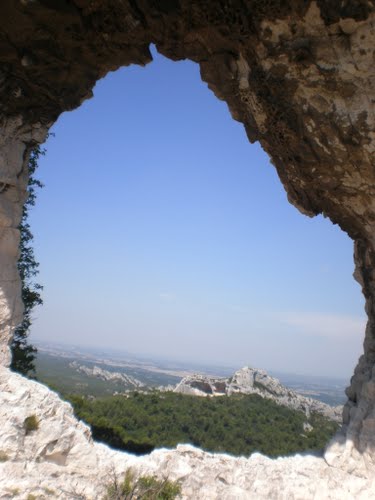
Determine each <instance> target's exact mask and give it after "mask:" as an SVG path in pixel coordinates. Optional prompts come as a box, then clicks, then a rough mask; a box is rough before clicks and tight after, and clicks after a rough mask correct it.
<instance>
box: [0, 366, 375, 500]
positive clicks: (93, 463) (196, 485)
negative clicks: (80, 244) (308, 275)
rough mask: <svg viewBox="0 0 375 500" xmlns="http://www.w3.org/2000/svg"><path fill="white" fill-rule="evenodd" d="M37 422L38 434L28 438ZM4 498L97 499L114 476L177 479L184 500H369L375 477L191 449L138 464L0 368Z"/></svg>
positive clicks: (65, 407)
mask: <svg viewBox="0 0 375 500" xmlns="http://www.w3.org/2000/svg"><path fill="white" fill-rule="evenodd" d="M33 415H34V416H35V417H36V419H37V421H38V428H37V429H35V430H32V431H27V429H26V428H25V419H26V418H27V417H30V416H33ZM0 457H1V459H0V498H2V499H9V498H19V499H22V500H27V498H28V495H34V496H35V497H37V498H54V499H55V498H59V499H65V500H72V499H74V498H81V499H85V500H100V499H102V498H103V497H104V494H105V490H106V485H107V484H108V483H109V482H110V481H111V480H112V478H113V477H114V474H115V475H116V476H117V477H118V479H121V478H122V477H123V475H124V472H125V471H126V469H128V468H129V467H131V468H132V469H133V470H134V471H135V473H136V474H139V475H146V474H148V475H149V474H152V475H157V476H159V477H160V478H162V477H169V478H170V479H172V480H179V481H181V484H182V498H183V499H196V498H199V499H202V500H212V499H216V498H220V499H223V500H234V499H236V500H245V499H246V500H249V499H254V500H258V499H267V500H269V499H270V498H272V499H284V498H295V499H303V500H313V499H317V498H319V499H321V498H322V499H337V500H349V499H350V500H354V499H355V500H357V499H358V500H361V499H362V500H371V499H375V478H374V477H372V478H367V479H366V478H363V477H359V476H358V475H355V474H350V473H348V472H344V471H342V470H340V469H336V468H335V467H330V466H329V465H328V464H327V463H326V461H325V460H324V459H323V458H322V457H319V456H314V455H304V456H301V455H297V456H294V457H287V458H278V459H274V460H271V459H269V458H267V457H265V456H263V455H261V454H258V453H255V454H253V455H252V456H251V457H237V458H236V457H232V456H229V455H225V454H212V453H206V452H204V451H202V450H199V449H197V448H194V447H192V446H189V445H180V446H178V447H177V448H176V449H174V450H157V451H154V452H153V453H151V454H150V455H148V456H144V457H135V456H132V455H129V454H126V453H122V452H116V451H113V450H111V449H110V448H108V447H107V446H105V445H103V444H99V443H95V442H93V440H92V438H91V436H90V431H89V428H88V427H87V426H86V425H84V424H82V423H81V422H78V421H77V420H76V419H75V417H74V415H73V411H72V408H71V406H70V405H69V404H68V403H66V402H63V401H61V400H60V399H59V397H58V396H57V395H56V394H55V393H53V392H52V391H50V390H49V389H48V388H47V387H45V386H43V385H41V384H39V383H37V382H33V381H31V380H25V379H23V378H22V377H21V376H20V375H18V374H15V373H12V372H9V370H7V369H6V368H0Z"/></svg>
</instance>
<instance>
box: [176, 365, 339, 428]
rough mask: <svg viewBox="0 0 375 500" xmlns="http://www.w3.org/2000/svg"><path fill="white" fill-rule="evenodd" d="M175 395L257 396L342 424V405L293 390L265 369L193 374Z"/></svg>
mask: <svg viewBox="0 0 375 500" xmlns="http://www.w3.org/2000/svg"><path fill="white" fill-rule="evenodd" d="M174 392H179V393H182V394H189V395H192V396H224V395H226V396H230V395H232V394H257V395H258V396H261V397H262V398H266V399H271V400H272V401H274V402H275V403H277V404H279V405H282V406H286V407H287V408H290V409H293V410H299V411H303V412H304V413H305V414H306V416H307V417H308V416H309V415H310V413H312V412H317V413H321V414H322V415H324V416H325V417H327V418H329V419H330V420H335V421H336V422H340V421H341V419H342V406H336V407H332V406H330V405H327V404H326V403H323V402H321V401H318V400H316V399H312V398H309V397H306V396H303V395H301V394H298V393H297V392H295V391H293V390H292V389H289V388H287V387H285V386H284V385H282V384H281V383H280V381H279V380H278V379H276V378H274V377H271V376H270V375H269V374H268V373H267V372H266V371H265V370H259V369H255V368H251V367H248V366H246V367H244V368H241V369H240V370H237V371H236V372H235V373H234V374H233V375H232V376H231V377H229V378H223V377H221V378H217V377H209V376H205V375H199V374H195V375H190V376H187V377H184V378H183V379H182V380H181V382H180V383H179V384H177V386H176V387H175V389H174Z"/></svg>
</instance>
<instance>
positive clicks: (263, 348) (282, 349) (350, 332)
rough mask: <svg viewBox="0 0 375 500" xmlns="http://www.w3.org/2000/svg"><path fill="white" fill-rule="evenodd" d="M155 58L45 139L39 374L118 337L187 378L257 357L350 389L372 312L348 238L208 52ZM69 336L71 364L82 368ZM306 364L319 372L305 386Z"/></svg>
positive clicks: (273, 367)
mask: <svg viewBox="0 0 375 500" xmlns="http://www.w3.org/2000/svg"><path fill="white" fill-rule="evenodd" d="M153 58H154V61H153V62H152V64H149V65H147V66H146V67H145V68H139V67H134V66H132V67H130V68H123V69H121V70H118V71H117V72H115V73H111V74H109V75H107V76H106V77H105V78H104V79H103V80H101V81H100V82H99V83H98V84H97V87H96V89H95V91H94V94H95V97H94V98H93V99H91V100H89V101H85V103H84V104H83V105H82V106H81V107H80V108H79V109H78V110H77V111H74V112H73V113H65V114H64V115H63V116H62V117H61V118H60V119H59V121H58V123H57V125H56V126H55V127H54V128H53V132H54V134H55V136H53V137H51V138H50V139H49V140H48V142H47V145H46V149H47V155H46V157H45V158H43V159H42V161H41V167H40V175H41V179H42V181H43V182H44V183H45V184H46V189H45V190H42V191H41V192H40V193H39V200H38V205H37V207H36V208H35V209H34V211H33V214H32V226H33V228H34V232H35V236H36V252H37V255H38V259H39V260H40V262H41V275H40V278H41V279H40V280H41V282H42V283H43V284H44V286H45V304H44V306H43V308H42V309H40V310H39V311H38V313H37V317H36V319H35V322H34V325H33V333H32V337H31V339H32V340H33V341H34V340H35V341H36V342H37V344H38V347H39V351H40V352H39V356H40V359H41V360H42V361H41V367H40V370H41V372H40V373H43V370H51V367H52V363H51V360H50V359H48V356H49V355H50V354H51V352H53V351H54V352H55V353H56V348H57V350H59V349H60V350H62V352H64V349H65V347H64V344H67V346H66V347H68V346H69V344H70V347H72V346H73V348H74V349H75V354H76V355H77V354H79V353H80V349H81V348H82V349H83V352H86V354H85V355H84V357H85V356H86V357H87V349H89V350H91V351H92V353H94V358H96V364H95V362H93V361H92V360H91V361H90V362H89V364H88V366H89V368H90V369H92V368H95V366H98V364H99V367H101V368H103V367H105V366H106V365H105V363H104V364H101V363H100V362H99V363H98V360H99V361H100V357H101V358H102V360H103V359H107V360H108V359H109V358H110V357H111V356H114V353H115V352H116V353H117V354H116V356H118V357H119V358H120V357H121V352H122V351H123V355H124V356H125V357H126V356H129V355H130V357H132V356H135V357H137V356H140V357H141V359H142V363H146V361H147V360H153V361H154V362H156V364H160V363H161V364H163V363H164V365H168V369H167V370H164V374H163V373H162V374H161V375H160V376H159V377H157V378H156V381H157V383H155V385H167V384H168V383H174V382H175V383H177V381H178V378H174V377H173V375H171V373H173V371H179V372H182V371H184V370H185V371H189V370H190V371H198V372H204V371H208V372H209V373H214V374H215V373H216V374H217V375H219V376H224V375H230V374H232V373H233V372H234V371H235V370H237V369H239V368H241V367H242V366H246V365H248V366H252V367H254V368H263V369H267V371H269V372H270V373H271V374H275V375H276V376H278V377H279V378H280V379H281V381H282V382H283V381H285V383H289V384H292V385H293V383H294V384H295V386H296V387H297V390H298V389H301V386H302V388H303V386H304V384H305V392H306V394H308V395H313V396H314V395H315V396H317V395H318V397H320V398H321V400H322V401H325V402H327V403H329V404H334V405H337V404H343V403H344V402H345V396H344V392H343V389H344V386H345V381H344V380H345V379H346V380H347V379H348V376H349V375H350V374H351V373H352V370H353V367H354V365H355V363H356V362H357V359H358V356H359V354H360V351H361V334H362V331H363V329H364V322H365V320H364V317H363V312H362V309H363V302H362V297H361V295H360V293H358V292H359V290H358V285H357V284H356V283H355V282H354V281H353V280H352V279H351V278H350V271H351V268H352V243H351V241H350V240H349V238H348V237H347V236H346V235H345V234H344V233H343V232H342V231H341V230H339V229H338V227H337V226H336V227H335V226H333V225H332V224H331V222H330V221H328V220H326V219H323V218H322V217H321V216H319V217H316V218H314V219H309V218H307V217H303V216H301V215H300V214H299V213H298V212H297V211H296V210H295V208H294V207H292V206H291V205H290V204H289V203H288V202H287V200H286V196H285V193H284V191H283V189H282V186H281V184H280V182H279V179H278V178H277V174H276V171H275V170H274V168H273V167H272V166H271V165H269V160H268V158H267V156H266V154H265V153H264V152H263V151H262V150H261V148H260V147H259V145H258V144H254V145H250V144H249V143H248V140H247V138H246V135H245V133H244V130H243V127H242V125H241V124H238V123H237V122H235V121H234V120H233V119H232V117H231V116H230V114H229V112H228V109H227V106H226V104H225V103H222V102H220V101H218V100H217V98H216V97H215V96H214V95H213V94H212V93H211V92H210V90H208V89H207V88H206V87H205V86H204V85H202V82H201V81H200V77H199V70H198V67H197V65H195V64H194V63H191V62H177V63H176V62H172V61H170V60H168V59H165V58H164V57H162V56H160V55H158V54H157V52H156V51H155V50H153ZM57 172H58V176H57ZM61 186H65V187H64V189H61ZM340 336H341V337H343V338H345V343H340V345H339V346H338V345H337V339H338V338H339V337H340ZM48 344H49V345H48ZM53 344H60V345H53ZM76 346H79V347H76ZM270 346H272V348H270ZM74 349H73V351H74ZM73 351H70V355H71V361H70V363H69V368H68V370H70V371H71V373H70V374H69V376H70V377H72V373H73V372H75V373H76V374H77V373H78V372H79V370H81V371H80V373H81V375H82V359H81V361H77V358H76V357H75V355H74V352H73ZM338 351H340V354H339V355H338ZM66 352H67V351H65V354H66ZM68 352H69V349H68ZM332 353H335V356H337V358H339V359H340V365H334V364H332V360H333V359H334V357H333V354H332ZM112 361H113V358H112ZM142 363H141V364H140V365H138V367H137V368H136V369H135V370H134V366H133V371H132V372H131V377H134V378H135V379H136V380H138V379H137V374H138V375H139V374H140V373H141V371H142V366H141V365H142ZM42 365H43V366H42ZM56 366H57V365H56V364H55V367H56ZM114 366H116V364H114ZM119 366H120V365H119ZM107 368H108V366H107ZM117 369H118V368H117ZM64 370H66V367H65V368H64V367H62V366H60V367H59V368H58V370H57V373H55V374H54V377H56V378H58V379H59V380H60V381H61V377H62V376H63V373H62V372H63V371H64ZM111 370H112V369H111ZM114 370H115V369H114ZM339 370H341V372H340V371H339ZM98 373H99V372H98ZM98 373H97V376H98ZM296 373H297V374H299V375H301V376H303V375H304V376H307V377H306V378H305V379H304V382H302V383H301V384H300V387H298V384H296V382H295V379H294V381H293V377H291V375H293V374H296ZM85 375H87V373H86V374H85ZM90 375H92V374H90ZM144 375H145V374H144V373H143V376H144ZM309 376H310V380H309V381H308V379H309ZM314 376H315V377H317V376H321V379H320V383H321V384H322V385H321V387H320V389H319V388H318V389H316V390H315V393H314V388H313V386H314V384H315V386H316V387H318V386H319V380H318V379H317V378H315V380H313V378H314ZM311 377H312V379H311ZM52 378H53V377H52ZM324 378H325V379H326V381H327V379H331V380H330V382H329V383H328V385H327V387H329V384H331V389H332V384H336V385H337V388H336V389H334V390H331V389H329V388H328V389H327V388H324V385H325V382H324V381H323V379H324ZM146 379H147V377H146ZM332 379H336V380H332ZM129 380H130V379H129ZM143 382H144V380H143ZM76 383H77V387H78V386H79V385H80V384H81V388H82V380H81V381H79V380H78V381H76ZM87 383H88V382H87V380H86V381H85V382H83V386H84V384H87ZM68 384H69V382H68V381H67V382H66V385H64V384H63V386H64V387H65V389H66V388H67V386H68ZM98 384H99V385H101V387H100V389H98V388H95V389H94V392H95V391H96V390H98V391H99V393H100V390H102V389H103V387H102V385H103V384H101V382H100V383H99V382H98ZM53 385H54V384H53V382H52V386H53ZM89 386H90V383H89ZM130 387H132V386H131V383H130ZM306 387H307V388H306ZM124 389H125V387H124ZM126 389H129V387H126ZM133 389H134V387H133ZM78 392H79V391H78ZM116 392H121V384H120V385H119V386H116ZM98 436H99V437H100V433H99V434H98Z"/></svg>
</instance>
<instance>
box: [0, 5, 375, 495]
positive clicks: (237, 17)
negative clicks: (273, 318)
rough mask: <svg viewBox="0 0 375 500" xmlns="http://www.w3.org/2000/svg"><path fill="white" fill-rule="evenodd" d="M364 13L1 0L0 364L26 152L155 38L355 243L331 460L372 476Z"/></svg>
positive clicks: (371, 132) (372, 243) (372, 318)
mask: <svg viewBox="0 0 375 500" xmlns="http://www.w3.org/2000/svg"><path fill="white" fill-rule="evenodd" d="M374 10H375V7H374V1H373V0H350V1H338V0H333V1H326V2H325V1H322V0H315V1H313V0H295V1H293V2H281V1H277V0H269V1H267V2H265V1H262V0H249V1H248V2H243V1H242V0H220V1H216V0H215V1H214V0H207V1H205V2H202V1H201V0H163V1H160V2H155V1H151V0H123V1H121V2H115V1H113V0H95V1H94V0H70V1H67V0H60V1H51V0H35V1H31V0H3V1H2V2H1V6H0V63H1V71H0V103H1V107H0V127H1V134H0V262H1V273H0V339H1V342H0V362H1V363H2V364H3V365H4V366H6V365H8V364H9V349H8V343H9V341H10V339H11V336H12V331H13V329H14V328H15V326H16V325H17V323H19V322H20V319H21V314H22V304H21V294H20V283H19V277H18V273H17V265H16V259H17V255H18V238H19V236H18V230H17V228H18V225H19V221H20V217H21V213H22V203H23V201H24V199H25V188H26V185H27V169H26V165H27V159H28V154H29V151H30V149H31V148H32V147H33V145H35V144H37V143H40V142H42V141H43V140H44V138H45V136H46V133H47V131H48V128H49V127H50V126H51V124H52V123H53V122H54V121H55V120H56V119H57V117H58V116H59V115H60V114H61V113H62V112H63V111H67V110H71V109H74V108H75V107H77V106H79V105H80V103H81V102H82V101H83V100H84V99H87V98H89V97H91V96H92V88H93V86H94V84H95V82H96V81H97V80H98V79H99V78H101V77H103V76H104V75H105V74H106V73H107V72H108V71H112V70H115V69H117V68H118V67H120V66H126V65H129V64H142V65H143V64H146V63H148V62H150V61H151V55H150V51H149V45H150V43H154V44H155V45H156V47H157V49H158V50H159V51H160V52H161V53H163V54H164V55H166V56H167V57H169V58H171V59H173V60H180V59H184V58H188V59H191V60H193V61H195V62H197V63H198V64H199V65H200V69H201V75H202V79H203V80H204V81H205V82H207V83H208V85H209V87H210V88H211V89H212V90H213V92H214V93H215V94H216V95H217V97H218V98H219V99H223V100H225V101H226V102H227V103H228V106H229V109H230V112H231V114H232V116H233V118H234V119H236V120H239V121H240V122H242V123H243V124H244V127H245V129H246V132H247V134H248V137H249V139H250V141H256V140H259V141H260V142H261V144H262V147H263V148H264V149H265V151H267V152H268V154H269V155H270V156H271V158H272V161H273V163H274V165H275V168H276V169H277V172H278V174H279V177H280V180H281V182H282V183H283V185H284V187H285V189H286V191H287V194H288V198H289V200H290V201H291V203H293V204H294V205H295V206H296V207H297V208H298V209H299V210H300V211H301V212H303V213H305V214H307V215H309V216H314V215H317V214H323V215H324V216H326V217H329V218H330V219H331V221H332V222H333V223H336V224H339V225H340V227H341V228H342V229H343V230H344V231H346V232H347V233H348V235H349V236H350V237H351V238H353V240H354V242H355V254H354V257H355V278H356V279H357V280H358V282H359V283H360V284H361V286H362V290H363V294H364V296H365V299H366V312H367V314H368V318H369V320H368V324H367V328H366V333H365V341H364V353H363V356H361V358H360V360H359V363H358V366H357V368H356V370H355V373H354V376H353V378H352V381H351V384H350V387H349V388H348V390H347V395H348V403H347V404H346V406H345V409H344V413H343V421H344V426H343V433H342V435H341V436H339V437H338V438H337V440H336V442H335V444H334V445H332V446H331V448H330V451H329V454H328V455H327V460H329V463H330V464H332V465H333V466H335V467H341V468H342V469H343V470H345V471H347V470H350V471H353V472H355V473H356V474H359V475H365V476H366V475H367V476H371V477H372V476H373V475H374V469H375V418H374V415H375V271H374V270H375V196H374V194H375V170H374V155H375V111H374V104H375V73H374V20H375V13H374ZM9 376H10V375H9ZM306 464H307V462H306ZM267 467H268V466H267ZM306 467H308V465H306ZM270 470H271V469H270ZM270 473H271V472H270ZM270 473H269V474H270ZM269 474H267V475H268V476H269ZM339 484H341V483H339ZM336 486H337V485H336V483H334V484H333V487H336ZM265 487H266V486H265ZM298 495H299V493H298V494H297V493H296V496H298ZM292 496H295V495H292ZM302 496H303V495H302ZM318 496H319V495H318ZM357 498H358V497H357Z"/></svg>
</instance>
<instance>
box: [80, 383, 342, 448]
mask: <svg viewBox="0 0 375 500" xmlns="http://www.w3.org/2000/svg"><path fill="white" fill-rule="evenodd" d="M71 402H72V403H73V406H74V408H75V411H76V414H77V416H79V417H80V418H82V419H83V420H85V421H86V422H87V423H89V424H90V425H91V426H92V430H93V435H94V437H95V438H96V439H98V440H100V441H104V442H106V443H108V444H109V445H110V446H112V447H114V448H118V449H122V450H127V451H130V452H133V453H138V454H143V453H148V452H150V451H151V450H152V449H153V448H158V447H174V446H176V445H177V444H178V443H190V444H193V445H195V446H198V447H200V448H203V449H206V450H208V451H216V452H226V453H230V454H233V455H249V454H250V453H252V452H254V451H259V452H262V453H265V454H267V455H269V456H276V455H285V454H289V453H295V452H298V451H305V450H320V449H322V448H323V447H324V445H325V444H326V443H327V441H328V439H329V438H330V437H331V436H332V435H333V434H334V432H335V431H336V429H337V424H335V423H334V422H331V421H329V420H327V419H325V418H324V417H322V416H321V415H318V414H313V415H312V416H311V418H310V420H309V423H310V424H311V425H312V426H313V430H312V431H310V432H306V431H304V428H303V424H304V423H305V422H306V416H305V415H304V414H303V413H302V412H297V411H294V410H291V409H288V408H286V407H283V406H279V405H277V404H276V403H274V402H273V401H270V400H267V399H263V398H261V397H260V396H257V395H250V396H245V395H235V396H230V397H227V396H222V397H216V398H209V397H207V398H201V397H196V396H186V395H182V394H177V393H172V392H167V393H158V392H155V393H153V394H139V393H133V394H132V395H131V396H130V397H124V396H112V397H109V398H105V399H104V398H103V399H96V400H92V399H86V398H83V397H80V396H72V397H71Z"/></svg>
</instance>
